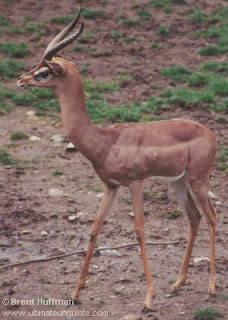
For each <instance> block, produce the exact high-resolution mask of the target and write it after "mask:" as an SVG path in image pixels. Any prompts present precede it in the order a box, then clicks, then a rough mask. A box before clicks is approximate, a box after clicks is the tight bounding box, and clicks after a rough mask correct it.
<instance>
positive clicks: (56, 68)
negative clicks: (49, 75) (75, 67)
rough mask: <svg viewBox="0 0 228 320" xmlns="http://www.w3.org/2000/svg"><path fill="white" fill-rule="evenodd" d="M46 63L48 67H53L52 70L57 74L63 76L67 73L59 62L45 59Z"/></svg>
mask: <svg viewBox="0 0 228 320" xmlns="http://www.w3.org/2000/svg"><path fill="white" fill-rule="evenodd" d="M45 63H46V64H47V65H48V67H49V68H50V69H51V71H52V72H53V73H54V74H56V75H57V76H62V75H64V73H65V68H64V67H63V66H62V65H61V64H59V63H57V62H53V61H47V60H45Z"/></svg>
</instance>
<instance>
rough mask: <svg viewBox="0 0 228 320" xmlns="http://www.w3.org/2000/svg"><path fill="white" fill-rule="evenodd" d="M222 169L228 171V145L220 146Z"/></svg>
mask: <svg viewBox="0 0 228 320" xmlns="http://www.w3.org/2000/svg"><path fill="white" fill-rule="evenodd" d="M218 167H219V169H220V170H222V171H228V147H222V146H219V164H218Z"/></svg>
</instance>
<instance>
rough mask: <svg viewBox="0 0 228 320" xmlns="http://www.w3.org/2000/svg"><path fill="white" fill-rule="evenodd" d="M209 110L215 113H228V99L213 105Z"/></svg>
mask: <svg viewBox="0 0 228 320" xmlns="http://www.w3.org/2000/svg"><path fill="white" fill-rule="evenodd" d="M211 108H212V109H213V110H214V111H215V112H228V99H224V100H223V101H221V102H219V103H218V104H214V105H212V106H211Z"/></svg>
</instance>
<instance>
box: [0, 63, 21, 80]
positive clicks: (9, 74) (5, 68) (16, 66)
mask: <svg viewBox="0 0 228 320" xmlns="http://www.w3.org/2000/svg"><path fill="white" fill-rule="evenodd" d="M22 68H23V64H22V63H21V62H18V61H16V60H14V59H7V58H1V59H0V79H7V78H16V77H18V76H19V75H20V72H21V70H22Z"/></svg>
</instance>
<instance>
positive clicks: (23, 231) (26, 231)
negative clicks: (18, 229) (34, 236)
mask: <svg viewBox="0 0 228 320" xmlns="http://www.w3.org/2000/svg"><path fill="white" fill-rule="evenodd" d="M31 233H32V230H22V234H31Z"/></svg>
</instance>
